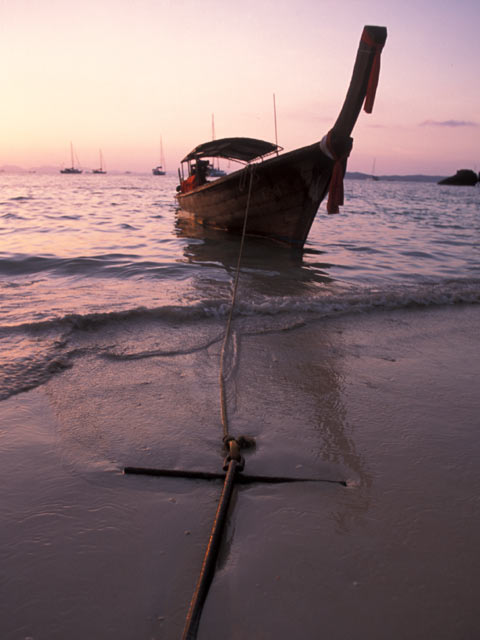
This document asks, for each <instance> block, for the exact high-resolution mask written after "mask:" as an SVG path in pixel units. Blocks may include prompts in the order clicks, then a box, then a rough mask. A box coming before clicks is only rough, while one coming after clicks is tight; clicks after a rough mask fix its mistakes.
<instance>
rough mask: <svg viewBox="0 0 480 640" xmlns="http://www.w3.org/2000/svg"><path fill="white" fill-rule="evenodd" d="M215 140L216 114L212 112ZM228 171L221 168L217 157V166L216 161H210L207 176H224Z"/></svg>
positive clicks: (213, 136)
mask: <svg viewBox="0 0 480 640" xmlns="http://www.w3.org/2000/svg"><path fill="white" fill-rule="evenodd" d="M214 140H215V116H214V114H213V113H212V141H214ZM226 175H227V174H226V172H225V171H223V169H220V165H219V160H218V158H217V166H215V163H214V162H213V161H212V162H209V163H208V167H207V176H209V177H210V178H221V177H222V176H226Z"/></svg>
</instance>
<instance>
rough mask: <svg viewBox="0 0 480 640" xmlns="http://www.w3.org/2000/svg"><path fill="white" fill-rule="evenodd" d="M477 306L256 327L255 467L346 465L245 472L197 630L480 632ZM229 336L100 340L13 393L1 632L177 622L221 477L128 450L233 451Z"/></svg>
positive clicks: (244, 368) (184, 457) (216, 455)
mask: <svg viewBox="0 0 480 640" xmlns="http://www.w3.org/2000/svg"><path fill="white" fill-rule="evenodd" d="M216 323H217V324H216ZM222 326H223V325H222V323H221V322H218V321H217V320H211V321H210V320H209V321H207V320H205V322H204V323H203V325H202V324H201V323H199V322H197V323H196V324H192V329H191V330H192V331H196V332H203V333H204V335H205V345H208V344H209V336H211V335H213V334H215V332H220V333H221V330H222ZM479 326H480V307H478V306H462V305H458V306H451V307H439V308H434V309H419V308H412V309H404V310H399V311H383V312H379V313H375V312H371V313H368V314H356V315H351V316H348V315H345V316H343V317H336V318H330V319H324V320H321V319H316V320H314V321H312V322H307V323H304V324H302V325H301V326H298V327H296V328H292V329H290V330H284V331H275V330H274V329H272V330H270V331H266V332H260V333H259V332H257V333H255V332H252V333H249V332H244V333H241V334H240V336H239V341H238V353H237V357H236V360H235V366H234V367H233V369H232V371H231V376H230V380H229V386H228V399H229V409H230V420H231V427H232V431H233V432H234V433H235V434H236V435H239V434H249V435H252V436H254V437H255V438H256V442H257V446H256V449H255V450H254V451H251V452H248V453H247V455H246V470H248V472H249V473H259V474H274V475H280V474H282V475H296V476H302V477H313V478H318V479H326V480H344V481H346V482H347V486H346V487H343V486H341V485H339V484H332V483H325V482H309V483H306V484H285V485H278V486H267V485H253V486H245V487H241V488H239V489H238V490H236V493H235V497H234V501H233V509H232V512H231V514H230V518H229V524H228V528H227V533H226V538H225V543H224V545H223V547H222V550H221V554H220V559H219V566H218V570H217V573H216V576H215V579H214V581H213V584H212V587H211V590H210V593H209V596H208V599H207V602H206V606H205V609H204V613H203V617H202V620H201V624H200V630H199V636H198V637H199V639H201V640H224V639H226V638H229V639H230V640H244V639H245V638H255V639H256V640H263V639H265V640H270V639H272V640H273V639H274V638H275V639H276V640H290V639H291V638H294V637H298V638H302V640H316V639H317V638H320V637H325V638H329V640H344V639H345V638H351V639H352V640H354V639H356V638H358V639H363V638H370V639H371V640H375V639H379V640H380V639H383V638H390V640H397V639H398V640H400V639H403V638H408V639H409V640H412V639H419V640H420V639H422V640H423V639H425V638H435V639H436V640H440V639H445V640H447V639H448V640H454V639H455V640H457V639H460V638H462V639H470V638H475V637H478V635H479V634H480V621H479V617H478V611H477V610H478V605H477V602H476V600H477V593H478V591H479V589H480V553H479V550H478V540H479V538H480V510H479V500H480V498H479V496H480V467H479V464H478V459H479V456H480V439H479V436H478V430H479V427H480V394H479V393H478V388H479V383H478V380H479V378H480V348H479V341H478V327H479ZM183 331H184V332H185V329H183ZM172 335H173V334H172ZM183 335H185V333H184V334H183ZM107 338H108V336H107V337H106V338H105V339H106V340H107ZM196 340H197V341H198V335H197V336H196ZM200 342H201V340H200ZM219 351H220V343H219V342H218V341H213V342H212V343H210V345H209V346H205V348H203V349H197V350H193V351H190V352H189V351H188V349H186V352H185V353H184V354H179V355H176V356H172V357H165V356H162V355H159V356H150V357H148V358H142V357H140V356H139V357H132V359H130V360H128V359H122V360H115V358H111V357H110V358H102V357H101V356H99V355H98V354H92V355H88V353H87V352H86V351H83V352H82V355H81V356H80V357H78V358H77V359H76V360H75V361H74V364H73V366H72V367H71V368H68V369H66V370H64V371H62V372H60V373H59V374H58V375H56V376H54V377H53V378H52V379H51V380H50V381H49V382H48V384H45V385H43V386H40V387H38V388H36V389H33V390H31V391H29V392H27V393H21V394H18V395H16V396H13V397H12V398H10V399H8V400H6V401H3V402H1V403H0V477H1V486H2V506H1V509H0V514H1V527H0V531H1V532H2V533H1V534H0V536H1V542H2V544H1V545H0V547H1V552H0V553H1V566H2V580H1V585H2V589H1V591H2V592H1V598H0V608H1V612H0V637H1V638H2V639H3V640H26V639H27V638H29V639H32V640H64V639H65V638H68V639H69V640H77V639H78V640H80V639H82V640H84V639H85V638H95V639H99V640H103V639H105V640H110V639H111V640H113V639H115V640H133V639H135V640H142V639H144V640H151V639H153V638H154V639H157V640H160V639H167V640H170V639H173V638H179V637H181V632H182V629H183V624H184V619H185V615H186V611H187V609H188V605H189V601H190V598H191V596H192V592H193V589H194V586H195V583H196V580H197V576H198V573H199V570H200V567H201V562H202V557H203V553H204V549H205V546H206V544H207V541H208V536H209V532H210V528H211V523H212V519H213V516H214V513H215V508H216V501H217V499H218V497H219V493H220V489H221V485H220V484H219V483H217V482H206V481H199V480H197V481H191V480H181V479H166V478H147V477H134V476H126V475H124V474H123V473H122V469H123V467H124V466H125V465H139V466H140V465H141V466H155V467H168V468H179V469H201V470H211V471H217V470H219V468H220V467H221V464H222V460H223V452H222V447H221V424H220V411H219V392H218V361H219Z"/></svg>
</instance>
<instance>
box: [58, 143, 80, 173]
mask: <svg viewBox="0 0 480 640" xmlns="http://www.w3.org/2000/svg"><path fill="white" fill-rule="evenodd" d="M73 158H74V153H73V144H72V143H71V142H70V161H71V163H72V166H71V167H65V168H64V169H60V173H82V169H78V168H77V167H76V166H75V163H74V162H73ZM77 162H78V160H77Z"/></svg>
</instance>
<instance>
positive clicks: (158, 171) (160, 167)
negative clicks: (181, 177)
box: [152, 138, 167, 176]
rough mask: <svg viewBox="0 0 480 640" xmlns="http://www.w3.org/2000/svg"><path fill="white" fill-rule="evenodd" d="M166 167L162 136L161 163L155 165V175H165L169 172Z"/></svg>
mask: <svg viewBox="0 0 480 640" xmlns="http://www.w3.org/2000/svg"><path fill="white" fill-rule="evenodd" d="M164 167H165V158H164V157H163V143H162V139H161V138H160V164H159V165H157V166H156V167H153V169H152V173H153V175H154V176H164V175H165V174H166V173H167V171H166V169H164Z"/></svg>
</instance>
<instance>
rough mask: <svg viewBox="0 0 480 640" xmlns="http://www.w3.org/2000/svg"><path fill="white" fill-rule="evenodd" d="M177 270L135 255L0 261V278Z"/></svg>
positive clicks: (18, 257)
mask: <svg viewBox="0 0 480 640" xmlns="http://www.w3.org/2000/svg"><path fill="white" fill-rule="evenodd" d="M165 270H167V271H168V270H171V271H172V273H173V272H175V271H176V270H177V267H176V266H175V265H168V264H167V263H165V262H154V261H149V260H141V259H140V258H139V256H138V255H136V254H121V253H114V254H105V255H98V256H92V257H76V258H58V257H53V256H52V257H50V256H25V255H14V256H3V257H0V275H5V276H25V275H32V274H39V273H45V272H48V273H49V274H52V275H60V276H67V277H68V276H77V277H78V276H90V277H106V276H107V277H108V276H110V277H127V278H128V277H132V276H138V275H140V276H142V275H145V274H148V275H149V276H150V277H151V276H152V275H153V274H154V273H155V272H156V271H158V272H161V273H164V272H165Z"/></svg>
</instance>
